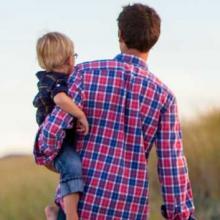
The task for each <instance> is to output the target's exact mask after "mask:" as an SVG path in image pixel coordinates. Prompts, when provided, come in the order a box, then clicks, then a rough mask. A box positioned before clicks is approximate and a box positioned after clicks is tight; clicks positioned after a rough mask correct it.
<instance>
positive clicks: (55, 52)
mask: <svg viewBox="0 0 220 220" xmlns="http://www.w3.org/2000/svg"><path fill="white" fill-rule="evenodd" d="M36 49H37V59H38V63H39V65H40V67H41V68H43V69H45V70H47V71H52V70H53V69H55V68H57V67H60V66H62V65H64V64H65V62H66V60H67V59H68V58H69V57H70V56H72V55H73V52H74V46H73V42H72V40H71V39H70V38H69V37H67V36H66V35H64V34H61V33H59V32H49V33H47V34H45V35H43V36H42V37H40V38H39V39H38V41H37V46H36Z"/></svg>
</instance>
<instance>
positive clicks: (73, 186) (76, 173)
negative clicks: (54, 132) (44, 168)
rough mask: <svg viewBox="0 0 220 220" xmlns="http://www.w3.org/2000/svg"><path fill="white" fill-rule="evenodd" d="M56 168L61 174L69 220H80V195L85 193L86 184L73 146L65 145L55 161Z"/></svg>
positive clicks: (61, 184) (61, 185)
mask: <svg viewBox="0 0 220 220" xmlns="http://www.w3.org/2000/svg"><path fill="white" fill-rule="evenodd" d="M54 166H55V168H56V169H57V171H59V173H60V188H61V195H62V197H63V200H64V211H65V213H66V217H67V220H75V219H76V220H78V219H79V218H78V213H77V208H78V201H79V193H82V192H83V188H84V183H83V180H82V165H81V160H80V157H79V155H78V154H77V153H76V152H75V150H74V148H73V146H70V145H68V144H66V143H64V144H63V146H62V151H61V152H60V154H59V155H58V157H57V158H56V159H55V161H54ZM73 216H74V217H73Z"/></svg>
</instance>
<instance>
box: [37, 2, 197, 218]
mask: <svg viewBox="0 0 220 220" xmlns="http://www.w3.org/2000/svg"><path fill="white" fill-rule="evenodd" d="M118 27H119V43H120V49H121V52H122V53H121V54H119V55H117V56H116V57H115V58H114V59H112V60H104V61H103V60H102V61H93V62H86V63H83V64H79V65H77V67H76V69H75V71H74V73H73V74H72V75H71V76H70V79H69V95H70V96H71V97H72V98H73V100H74V102H75V103H76V104H77V105H78V106H80V107H81V108H82V109H83V111H84V112H85V113H86V115H87V117H88V121H89V124H90V132H89V134H88V135H87V136H83V135H78V136H77V138H76V148H77V151H78V152H79V154H80V156H81V159H82V167H83V176H84V180H85V184H86V187H85V192H84V194H83V195H82V197H81V200H80V203H79V207H78V211H79V216H80V219H83V220H88V219H89V220H92V219H96V220H99V219H100V220H105V219H114V220H117V219H129V220H134V219H136V220H146V219H147V218H148V171H147V170H148V169H147V165H146V164H147V163H146V161H147V160H148V157H149V153H150V150H151V147H152V145H153V143H155V144H156V148H157V155H158V173H159V178H160V183H161V187H162V193H163V199H164V204H165V205H164V206H163V214H164V215H166V217H167V218H168V219H170V220H171V219H172V220H173V219H175V220H177V219H178V220H179V219H181V220H187V219H189V218H190V216H191V215H192V214H193V212H194V205H193V198H192V192H191V186H190V182H189V177H188V171H187V164H186V160H185V157H184V155H183V148H182V139H181V130H180V124H179V120H178V115H177V106H176V100H175V97H174V95H173V94H172V92H171V91H170V90H169V89H168V88H167V87H166V86H165V85H164V84H163V83H162V82H161V81H160V80H158V79H157V78H156V76H154V75H153V74H152V73H150V72H149V70H148V67H147V65H146V61H147V58H148V54H149V51H150V49H151V48H152V47H153V45H154V44H155V43H156V42H157V40H158V38H159V35H160V18H159V16H158V14H157V13H156V12H155V10H154V9H152V8H150V7H148V6H146V5H142V4H134V5H128V6H126V7H124V8H123V10H122V12H121V13H120V15H119V17H118ZM71 120H72V118H71V116H70V115H68V114H66V113H65V112H63V111H62V110H61V109H59V108H58V107H56V108H55V109H54V110H53V112H52V113H51V115H50V117H48V118H47V120H46V122H45V123H44V124H43V126H42V128H41V132H40V136H39V139H38V147H39V149H40V150H41V152H42V153H43V154H44V155H45V157H42V158H39V160H37V161H38V163H41V164H49V163H50V162H51V161H52V160H53V158H54V157H55V156H56V155H57V152H58V151H59V149H60V147H61V144H62V140H63V137H64V133H65V131H64V129H67V128H71V127H72V124H71ZM59 198H60V197H59V193H58V195H57V201H58V202H59V203H60V204H61V205H62V201H60V200H59Z"/></svg>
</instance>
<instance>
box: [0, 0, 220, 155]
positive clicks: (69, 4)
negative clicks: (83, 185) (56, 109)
mask: <svg viewBox="0 0 220 220" xmlns="http://www.w3.org/2000/svg"><path fill="white" fill-rule="evenodd" d="M134 2H141V3H145V4H148V5H150V6H152V7H153V8H155V9H156V11H157V12H158V13H159V14H160V17H161V19H162V27H161V28H162V31H161V36H160V39H159V41H158V43H157V44H156V45H155V47H154V48H153V49H152V50H151V52H150V56H149V60H148V66H149V68H150V70H151V72H153V73H154V74H155V75H157V76H158V77H159V78H160V79H161V80H162V81H164V82H165V83H166V84H167V85H168V86H169V87H170V88H171V90H173V92H174V93H175V95H176V97H177V101H178V105H179V113H180V117H181V118H194V117H198V116H199V115H200V114H201V113H203V112H206V111H209V110H211V109H213V108H216V107H219V106H220V62H219V51H220V41H219V39H220V13H219V8H220V1H218V0H210V1H207V0H185V1H180V0H166V1H164V0H149V1H126V0H111V1H103V0H93V1H84V0H81V1H76V0H62V1H60V0H59V1H58V0H19V1H18V0H13V1H12V0H7V1H1V7H0V27H1V28H0V39H1V40H0V51H1V52H0V65H1V81H0V82H1V86H0V100H1V101H0V106H1V108H0V138H1V139H0V156H3V155H7V154H10V153H31V152H32V146H33V141H34V137H35V133H36V131H37V125H36V122H35V111H36V110H35V109H34V107H33V106H32V100H33V98H34V96H35V94H36V93H37V88H36V83H37V79H36V76H35V73H36V72H37V71H38V70H39V66H38V63H37V60H36V52H35V45H36V41H37V39H38V38H39V37H40V36H42V35H43V34H45V33H46V32H48V31H59V32H63V33H65V34H66V35H68V36H69V37H70V38H71V39H72V40H73V41H74V43H75V48H76V52H77V53H78V54H79V57H78V59H77V62H78V63H80V62H83V61H88V60H94V59H105V58H113V57H114V56H115V55H116V54H118V53H119V52H120V51H119V46H118V37H117V31H118V29H117V22H116V19H117V16H118V14H119V13H120V11H121V9H122V6H124V5H127V4H129V3H134Z"/></svg>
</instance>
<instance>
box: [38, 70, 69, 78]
mask: <svg viewBox="0 0 220 220" xmlns="http://www.w3.org/2000/svg"><path fill="white" fill-rule="evenodd" d="M47 75H53V76H55V77H57V78H61V79H62V78H64V79H67V78H68V75H67V74H65V73H59V72H52V71H51V72H47V71H39V72H37V73H36V76H37V78H38V79H39V80H42V79H43V78H44V77H45V76H47Z"/></svg>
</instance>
